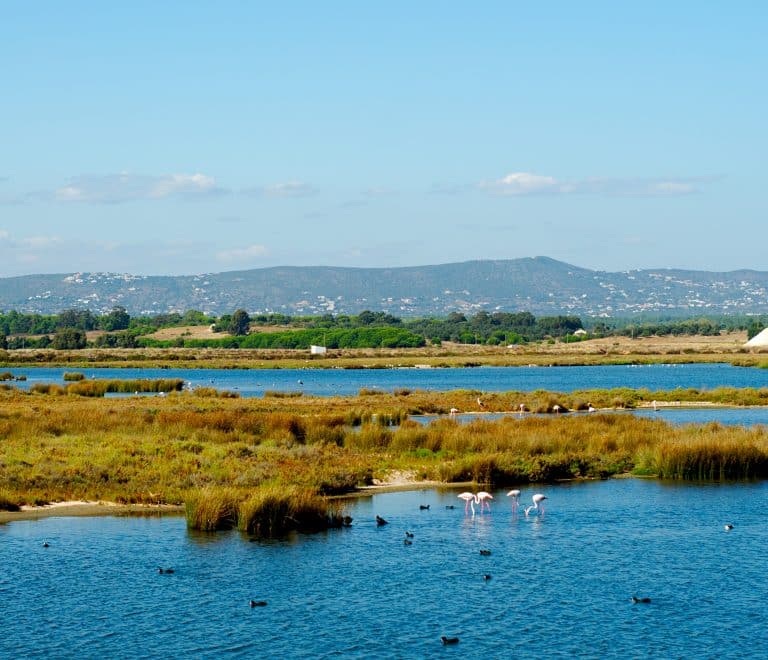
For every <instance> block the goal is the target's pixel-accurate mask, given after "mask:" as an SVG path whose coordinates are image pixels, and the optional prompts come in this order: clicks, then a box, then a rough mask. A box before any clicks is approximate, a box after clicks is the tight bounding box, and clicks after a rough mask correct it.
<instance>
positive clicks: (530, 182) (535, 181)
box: [477, 172, 715, 197]
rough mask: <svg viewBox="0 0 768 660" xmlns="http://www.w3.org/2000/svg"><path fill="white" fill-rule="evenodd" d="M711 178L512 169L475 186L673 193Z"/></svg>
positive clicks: (536, 191) (517, 191)
mask: <svg viewBox="0 0 768 660" xmlns="http://www.w3.org/2000/svg"><path fill="white" fill-rule="evenodd" d="M714 180H715V178H714V177H651V178H611V177H590V178H585V179H573V180H560V179H557V178H555V177H553V176H543V175H539V174H531V173H530V172H512V173H510V174H507V175H506V176H504V177H502V178H501V179H497V180H495V181H483V182H481V183H479V184H478V186H477V187H478V188H480V189H481V190H484V191H486V192H489V193H491V194H494V195H500V196H522V195H617V196H621V195H626V196H640V197H652V196H675V195H690V194H693V193H697V192H700V190H701V184H704V183H709V182H711V181H714Z"/></svg>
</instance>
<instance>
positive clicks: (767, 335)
mask: <svg viewBox="0 0 768 660" xmlns="http://www.w3.org/2000/svg"><path fill="white" fill-rule="evenodd" d="M744 346H747V347H749V348H757V347H762V346H768V328H766V329H765V330H763V331H762V332H759V333H757V334H756V335H755V336H754V337H752V339H750V340H749V341H748V342H747V343H746V344H744Z"/></svg>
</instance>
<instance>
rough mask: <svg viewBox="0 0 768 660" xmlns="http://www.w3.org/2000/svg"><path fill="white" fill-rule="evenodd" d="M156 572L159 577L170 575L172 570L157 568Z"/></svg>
mask: <svg viewBox="0 0 768 660" xmlns="http://www.w3.org/2000/svg"><path fill="white" fill-rule="evenodd" d="M157 572H158V573H160V575H172V574H173V569H172V568H158V569H157Z"/></svg>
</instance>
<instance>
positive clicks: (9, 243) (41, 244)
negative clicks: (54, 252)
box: [0, 229, 62, 250]
mask: <svg viewBox="0 0 768 660" xmlns="http://www.w3.org/2000/svg"><path fill="white" fill-rule="evenodd" d="M61 243H62V239H61V238H59V237H58V236H25V237H22V238H15V237H14V236H12V235H11V233H10V232H9V231H8V230H7V229H0V247H2V248H6V249H14V250H40V249H47V248H53V247H57V246H58V245H61Z"/></svg>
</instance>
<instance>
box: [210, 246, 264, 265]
mask: <svg viewBox="0 0 768 660" xmlns="http://www.w3.org/2000/svg"><path fill="white" fill-rule="evenodd" d="M268 254H269V250H267V248H266V247H265V246H263V245H249V246H248V247H244V248H234V249H232V250H222V251H221V252H218V253H217V254H216V258H217V259H218V260H219V261H224V262H227V263H242V262H249V261H253V260H256V259H261V258H262V257H265V256H267V255H268Z"/></svg>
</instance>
